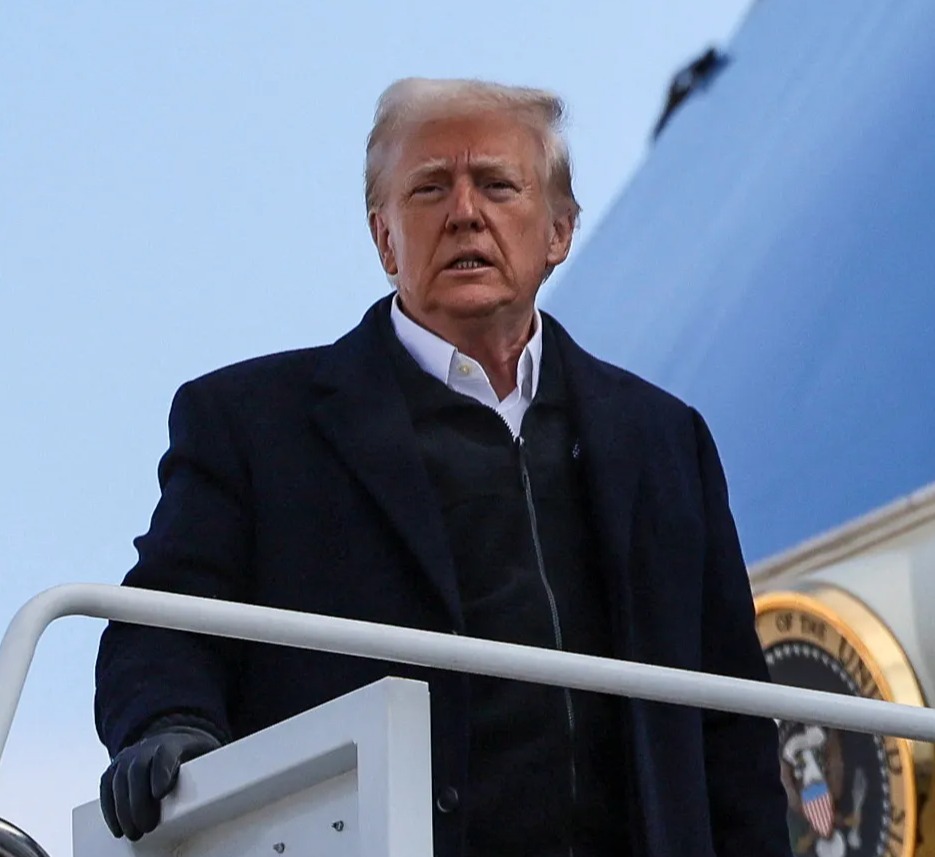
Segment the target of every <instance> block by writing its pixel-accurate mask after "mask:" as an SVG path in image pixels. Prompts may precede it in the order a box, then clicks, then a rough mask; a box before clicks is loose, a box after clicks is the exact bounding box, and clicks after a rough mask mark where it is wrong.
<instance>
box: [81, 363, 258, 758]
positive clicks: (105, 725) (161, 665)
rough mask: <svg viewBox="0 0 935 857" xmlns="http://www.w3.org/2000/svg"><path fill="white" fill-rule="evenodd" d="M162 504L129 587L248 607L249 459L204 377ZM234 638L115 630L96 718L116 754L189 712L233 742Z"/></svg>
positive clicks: (190, 387)
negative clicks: (157, 724)
mask: <svg viewBox="0 0 935 857" xmlns="http://www.w3.org/2000/svg"><path fill="white" fill-rule="evenodd" d="M159 484H160V488H161V492H162V493H161V497H160V499H159V502H158V504H157V506H156V509H155V511H154V513H153V517H152V522H151V525H150V528H149V531H148V532H147V533H146V534H145V535H144V536H141V537H140V538H138V539H136V541H135V542H134V544H135V546H136V548H137V551H138V553H139V561H138V562H137V564H136V565H135V566H134V567H133V569H132V570H131V571H130V572H129V573H128V574H127V576H126V578H125V579H124V585H125V586H136V587H141V588H144V589H159V590H164V591H170V592H179V593H184V594H187V595H197V596H203V597H208V598H219V599H225V600H232V601H242V600H245V598H246V596H247V594H248V590H249V580H250V569H251V553H252V535H251V534H252V529H253V527H252V523H251V520H252V513H251V500H250V479H249V469H248V465H247V456H246V454H245V450H244V448H243V444H242V443H239V442H238V438H237V436H236V432H235V419H234V418H233V415H232V414H230V413H228V412H226V409H225V408H224V407H223V406H222V405H221V403H220V402H219V401H216V400H215V397H214V396H213V395H212V390H211V388H210V385H209V384H208V383H205V381H204V379H202V381H198V382H192V383H189V384H186V385H184V386H183V387H181V389H180V390H179V391H178V393H177V394H176V396H175V399H174V401H173V404H172V408H171V411H170V415H169V448H168V451H167V452H166V454H165V455H164V456H163V458H162V460H161V461H160V464H159ZM240 645H241V644H240V643H239V642H237V641H234V640H225V639H222V638H219V637H208V636H203V635H196V634H187V633H182V632H178V631H167V630H162V629H157V628H151V627H144V626H138V625H127V624H121V623H111V624H110V625H109V626H108V627H107V628H106V630H105V631H104V634H103V636H102V638H101V644H100V650H99V653H98V659H97V668H96V694H95V700H94V709H95V720H96V724H97V729H98V734H99V735H100V737H101V740H102V741H103V742H104V744H105V745H106V747H107V748H108V750H109V751H110V753H111V755H115V754H116V753H117V752H119V750H120V749H121V748H122V747H124V746H126V745H127V744H129V743H132V742H133V741H134V740H136V739H137V738H138V737H139V736H140V734H141V733H142V732H143V731H144V730H145V728H146V727H147V725H148V724H150V723H152V722H153V721H154V720H156V719H157V718H160V717H163V716H165V715H167V714H172V715H175V714H177V713H183V714H186V715H188V716H189V717H190V718H192V719H193V720H194V721H196V722H200V723H201V725H203V726H204V727H206V728H208V729H209V731H212V732H214V733H215V734H216V735H217V737H218V738H219V739H220V740H222V741H226V740H229V737H230V726H229V722H228V715H227V709H228V702H229V700H230V698H231V693H232V691H233V689H234V685H235V683H236V680H237V663H238V649H239V646H240Z"/></svg>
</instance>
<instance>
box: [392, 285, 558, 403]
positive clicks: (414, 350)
mask: <svg viewBox="0 0 935 857" xmlns="http://www.w3.org/2000/svg"><path fill="white" fill-rule="evenodd" d="M390 318H391V320H392V322H393V329H394V330H395V331H396V336H397V338H398V339H399V341H400V342H401V343H402V344H403V346H404V347H405V349H406V350H407V351H408V352H409V354H410V355H411V356H412V359H413V360H415V361H416V363H417V364H418V365H419V368H420V369H422V371H423V372H428V374H429V375H431V376H432V377H433V378H437V379H438V380H439V381H441V382H442V383H443V384H445V385H446V386H450V384H449V378H450V375H451V372H452V367H453V365H454V363H455V358H456V357H457V355H458V349H457V348H455V347H454V346H453V345H452V344H451V343H450V342H446V341H445V340H444V339H442V338H441V337H440V336H437V335H436V334H434V333H432V331H430V330H427V329H426V328H424V327H422V326H421V325H420V324H417V323H416V322H414V321H413V320H412V319H411V318H409V316H408V315H406V314H405V313H404V312H403V311H402V307H400V305H399V295H394V297H393V302H392V304H391V306H390ZM533 324H534V330H533V334H532V336H531V337H530V338H529V342H527V343H526V347H525V348H524V349H523V353H522V354H520V356H519V363H518V364H517V369H516V375H517V377H516V386H517V387H518V388H519V391H520V393H521V394H526V390H525V389H524V388H525V386H526V383H527V381H528V382H529V393H528V396H529V399H530V400H531V399H532V398H533V396H535V395H536V390H537V389H538V388H539V369H540V364H541V363H542V316H541V315H540V314H539V310H538V308H534V316H533Z"/></svg>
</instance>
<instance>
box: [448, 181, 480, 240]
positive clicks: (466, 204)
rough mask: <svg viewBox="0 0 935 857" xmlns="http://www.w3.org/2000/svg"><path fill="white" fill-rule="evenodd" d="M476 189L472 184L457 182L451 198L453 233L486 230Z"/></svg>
mask: <svg viewBox="0 0 935 857" xmlns="http://www.w3.org/2000/svg"><path fill="white" fill-rule="evenodd" d="M476 190H477V189H476V188H475V187H474V185H473V184H472V183H471V182H467V181H461V182H456V183H455V185H454V187H453V188H452V192H451V196H450V197H449V200H450V205H449V208H448V222H447V224H446V226H447V227H448V229H449V230H450V231H451V232H458V231H461V230H478V229H483V228H484V218H483V215H482V214H481V211H480V207H479V206H478V199H477V195H476Z"/></svg>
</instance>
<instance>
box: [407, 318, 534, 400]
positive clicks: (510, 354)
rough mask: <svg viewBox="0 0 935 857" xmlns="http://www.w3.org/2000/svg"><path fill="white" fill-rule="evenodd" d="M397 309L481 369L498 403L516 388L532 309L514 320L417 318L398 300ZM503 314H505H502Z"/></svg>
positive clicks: (528, 336)
mask: <svg viewBox="0 0 935 857" xmlns="http://www.w3.org/2000/svg"><path fill="white" fill-rule="evenodd" d="M399 306H400V309H402V311H403V312H404V313H405V314H406V315H407V316H409V318H410V319H412V320H413V321H414V322H415V323H416V324H418V325H420V326H421V327H424V328H425V329H426V330H430V331H431V332H432V333H434V334H435V335H436V336H439V337H441V338H442V339H444V340H445V341H446V342H448V343H450V344H451V345H453V346H454V347H455V348H457V349H458V351H459V352H461V353H462V354H465V355H467V356H468V357H470V358H472V359H474V360H476V361H477V362H478V363H480V365H481V366H482V367H483V369H484V372H485V373H486V375H487V379H488V380H489V381H490V386H491V387H493V389H494V392H495V393H496V394H497V397H498V398H499V399H500V400H501V401H502V400H503V399H505V398H506V397H507V396H508V395H510V393H512V392H513V390H514V389H515V388H516V370H517V366H518V365H519V358H520V356H521V355H522V353H523V349H524V348H525V347H526V345H527V343H528V342H529V339H530V337H531V336H532V334H533V332H534V323H535V310H534V309H533V308H530V309H529V310H528V312H526V313H523V314H520V315H518V316H517V317H515V318H510V317H500V318H496V319H493V318H490V317H480V318H463V319H452V320H448V319H440V318H434V317H433V318H427V319H423V318H420V317H418V316H416V315H414V314H413V313H411V312H410V311H409V310H408V309H407V308H406V307H405V306H403V303H402V301H400V303H399ZM504 315H505V314H504Z"/></svg>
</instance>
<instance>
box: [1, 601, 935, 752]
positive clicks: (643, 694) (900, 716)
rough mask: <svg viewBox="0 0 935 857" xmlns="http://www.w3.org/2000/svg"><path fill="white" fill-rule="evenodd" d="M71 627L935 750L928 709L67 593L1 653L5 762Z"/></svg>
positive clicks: (307, 618)
mask: <svg viewBox="0 0 935 857" xmlns="http://www.w3.org/2000/svg"><path fill="white" fill-rule="evenodd" d="M76 615H77V616H93V617H97V618H99V619H115V620H118V621H120V622H129V623H132V624H139V625H152V626H155V627H159V628H171V629H174V630H179V631H191V632H195V633H202V634H210V635H214V636H219V637H233V638H238V639H242V640H248V641H252V642H258V643H273V644H278V645H283V646H293V647H296V648H302V649H316V650H319V651H325V652H332V653H335V654H342V655H356V656H359V657H366V658H375V659H377V660H384V661H395V662H399V663H407V664H416V665H419V666H424V667H434V668H437V669H445V670H455V671H457V672H467V673H476V674H481V675H488V676H496V677H499V678H511V679H519V680H521V681H530V682H535V683H538V684H547V685H556V686H559V687H568V688H572V689H576V690H588V691H597V692H600V693H609V694H616V695H618V696H631V697H636V698H639V699H648V700H655V701H658V702H671V703H676V704H679V705H691V706H695V707H698V708H705V709H714V710H718V711H729V712H735V713H738V714H752V715H758V716H761V717H774V718H779V719H783V720H795V721H798V722H801V723H818V724H823V725H826V726H832V727H837V728H840V729H849V730H852V731H856V732H870V733H875V734H884V735H895V736H897V737H902V738H911V739H916V740H921V741H935V710H931V709H928V708H918V707H914V706H909V705H897V704H895V703H891V702H882V701H880V700H876V699H862V698H855V697H852V696H845V695H842V694H835V693H826V692H823V691H817V690H803V689H801V688H794V687H787V686H783V685H774V684H768V683H764V682H757V681H749V680H747V679H739V678H729V677H726V676H718V675H711V674H708V673H698V672H691V671H689V670H679V669H672V668H669V667H660V666H652V665H648V664H641V663H634V662H632V661H620V660H614V659H611V658H595V657H590V656H588V655H577V654H572V653H570V652H561V651H554V650H550V649H548V650H547V649H537V648H532V647H529V646H518V645H514V644H511V643H497V642H493V641H490V640H478V639H473V638H469V637H461V636H456V635H453V634H441V633H436V632H432V631H419V630H415V629H411V628H400V627H397V626H393V625H378V624H375V623H372V622H361V621H357V620H352V619H338V618H335V617H332V616H319V615H316V614H312V613H301V612H297V611H293V610H280V609H276V608H272V607H260V606H257V605H254V604H241V603H235V602H230V601H219V600H215V599H211V598H196V597H194V596H189V595H178V594H175V593H170V592H156V591H151V590H144V589H134V588H131V587H124V586H111V585H104V584H94V583H74V584H65V585H62V586H56V587H53V588H52V589H48V590H46V591H45V592H42V593H40V594H39V595H37V596H35V597H34V598H32V599H31V600H29V601H28V602H26V604H24V605H23V606H22V607H21V608H20V610H19V611H18V612H17V613H16V615H15V616H14V617H13V621H12V622H11V623H10V626H9V628H8V629H7V631H6V634H5V635H4V637H3V640H2V642H0V689H2V690H0V693H2V696H0V755H2V753H3V748H4V746H5V745H6V740H7V738H8V736H9V732H10V726H11V724H12V722H13V716H14V714H15V712H16V708H17V706H18V704H19V699H20V696H21V694H22V690H23V684H24V683H25V681H26V675H27V673H28V671H29V666H30V664H31V663H32V659H33V656H34V654H35V650H36V644H37V643H38V641H39V638H40V636H41V635H42V633H43V631H45V629H46V628H47V627H48V626H49V625H50V624H51V623H52V622H53V621H54V620H55V619H57V618H59V617H62V616H76Z"/></svg>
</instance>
